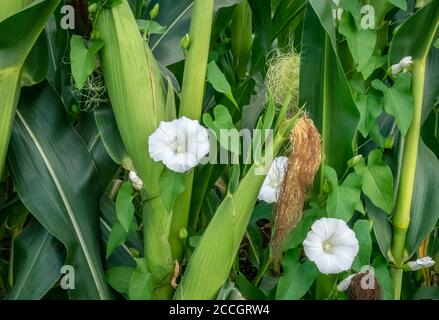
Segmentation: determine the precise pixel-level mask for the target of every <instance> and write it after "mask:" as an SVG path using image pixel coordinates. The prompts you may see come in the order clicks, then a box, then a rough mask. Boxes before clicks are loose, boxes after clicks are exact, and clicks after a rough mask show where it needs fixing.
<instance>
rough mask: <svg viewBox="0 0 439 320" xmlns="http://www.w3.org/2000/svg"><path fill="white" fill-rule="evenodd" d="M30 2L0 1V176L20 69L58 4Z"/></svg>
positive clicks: (40, 1) (56, 2)
mask: <svg viewBox="0 0 439 320" xmlns="http://www.w3.org/2000/svg"><path fill="white" fill-rule="evenodd" d="M31 2H32V1H29V0H20V1H17V0H2V1H1V5H0V34H1V35H2V36H1V37H0V96H1V97H3V98H2V99H3V102H2V104H3V106H2V107H1V108H0V175H2V173H3V166H4V161H5V158H6V151H7V148H8V144H9V139H10V135H11V130H12V124H13V119H14V116H15V109H16V107H17V103H18V97H19V95H20V89H21V75H22V71H23V70H22V69H23V65H24V63H25V61H26V58H27V56H28V55H29V53H30V52H31V50H32V47H33V46H34V44H35V43H36V42H37V40H38V37H39V35H40V34H41V32H42V31H43V29H44V26H45V25H46V23H47V21H48V20H49V17H50V15H51V14H52V12H53V11H54V10H55V8H56V6H57V5H58V4H59V2H60V1H59V0H46V1H43V0H38V1H34V3H33V4H32V5H31ZM42 64H43V63H42Z"/></svg>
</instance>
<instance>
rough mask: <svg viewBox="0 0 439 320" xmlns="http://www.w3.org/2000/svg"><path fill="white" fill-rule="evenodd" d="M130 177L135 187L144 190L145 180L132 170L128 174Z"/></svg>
mask: <svg viewBox="0 0 439 320" xmlns="http://www.w3.org/2000/svg"><path fill="white" fill-rule="evenodd" d="M128 178H129V179H130V181H131V183H132V185H133V187H134V189H136V190H142V188H143V181H142V179H140V178H139V176H138V175H137V173H136V172H135V171H130V173H129V174H128Z"/></svg>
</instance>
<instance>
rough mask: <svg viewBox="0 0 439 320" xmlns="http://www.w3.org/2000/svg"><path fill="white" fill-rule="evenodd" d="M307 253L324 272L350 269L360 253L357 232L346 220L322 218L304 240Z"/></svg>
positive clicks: (331, 272)
mask: <svg viewBox="0 0 439 320" xmlns="http://www.w3.org/2000/svg"><path fill="white" fill-rule="evenodd" d="M303 247H304V249H305V254H306V256H307V257H308V259H309V260H311V261H313V262H314V263H315V264H316V265H317V268H318V269H319V271H320V272H321V273H323V274H336V273H340V272H343V271H346V270H349V269H350V268H351V266H352V263H353V262H354V259H355V257H356V255H357V253H358V249H359V245H358V240H357V238H356V237H355V233H354V232H353V231H352V230H351V229H350V228H349V227H348V226H347V224H346V222H344V221H343V220H340V219H334V218H322V219H320V220H317V221H316V222H314V224H313V225H312V227H311V230H310V231H309V232H308V235H307V236H306V239H305V241H304V242H303Z"/></svg>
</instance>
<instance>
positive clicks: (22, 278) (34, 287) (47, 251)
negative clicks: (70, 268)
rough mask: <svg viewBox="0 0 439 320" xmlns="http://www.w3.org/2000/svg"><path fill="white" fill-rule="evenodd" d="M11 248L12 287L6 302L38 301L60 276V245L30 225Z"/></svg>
mask: <svg viewBox="0 0 439 320" xmlns="http://www.w3.org/2000/svg"><path fill="white" fill-rule="evenodd" d="M14 246H15V248H14V286H13V287H12V290H11V291H10V292H9V294H8V295H7V297H6V299H8V300H38V299H41V298H42V297H43V296H44V295H45V294H46V293H47V292H48V291H49V290H50V289H51V288H52V287H53V286H54V285H55V283H56V282H57V281H58V279H59V278H60V276H61V274H60V270H61V267H62V266H63V264H64V259H65V252H64V248H63V246H62V244H61V243H60V242H59V241H58V240H56V239H55V238H54V237H53V236H52V235H51V234H50V233H48V232H47V231H46V230H45V229H44V228H43V227H42V226H41V225H40V224H39V223H38V222H37V221H33V222H32V223H31V224H30V225H29V226H28V227H26V228H25V229H24V230H23V232H22V233H21V234H20V235H19V236H18V237H17V238H16V240H15V243H14Z"/></svg>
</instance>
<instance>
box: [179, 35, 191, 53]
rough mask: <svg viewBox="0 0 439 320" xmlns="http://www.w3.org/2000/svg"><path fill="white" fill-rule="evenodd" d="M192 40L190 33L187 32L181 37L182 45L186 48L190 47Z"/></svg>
mask: <svg viewBox="0 0 439 320" xmlns="http://www.w3.org/2000/svg"><path fill="white" fill-rule="evenodd" d="M190 42H191V40H190V38H189V34H188V33H186V34H185V35H184V37H183V38H181V47H182V48H183V49H184V50H187V49H188V48H189V45H190Z"/></svg>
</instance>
